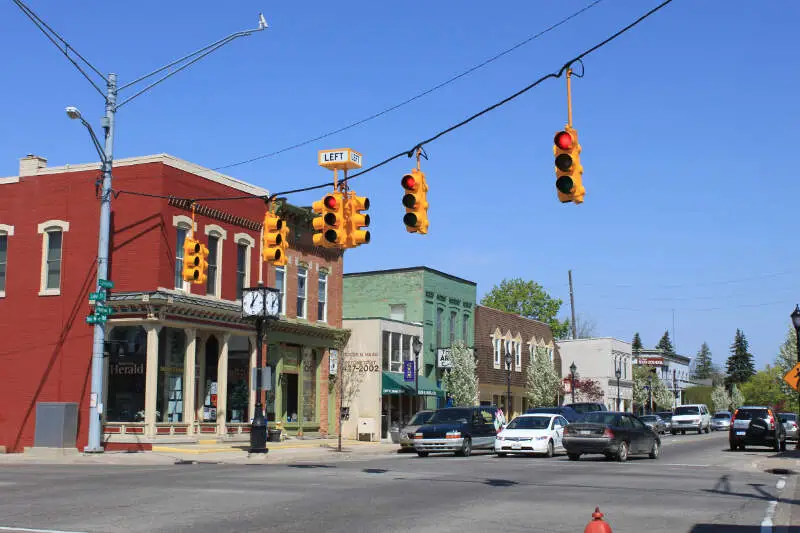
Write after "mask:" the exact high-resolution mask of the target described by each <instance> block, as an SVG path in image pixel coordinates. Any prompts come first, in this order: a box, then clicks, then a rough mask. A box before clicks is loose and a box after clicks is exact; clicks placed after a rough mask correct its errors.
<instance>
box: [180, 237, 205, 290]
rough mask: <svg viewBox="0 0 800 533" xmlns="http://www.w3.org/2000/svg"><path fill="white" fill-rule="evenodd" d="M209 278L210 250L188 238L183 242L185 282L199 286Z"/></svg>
mask: <svg viewBox="0 0 800 533" xmlns="http://www.w3.org/2000/svg"><path fill="white" fill-rule="evenodd" d="M207 278H208V248H206V245H205V244H203V243H201V242H200V241H198V240H196V239H193V238H189V237H187V238H186V239H185V240H184V241H183V280H184V281H188V282H190V283H194V284H197V285H202V284H205V282H206V279H207Z"/></svg>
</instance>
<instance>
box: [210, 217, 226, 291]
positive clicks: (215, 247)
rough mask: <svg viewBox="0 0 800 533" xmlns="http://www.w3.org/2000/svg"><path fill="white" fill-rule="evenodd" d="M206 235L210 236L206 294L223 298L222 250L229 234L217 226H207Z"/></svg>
mask: <svg viewBox="0 0 800 533" xmlns="http://www.w3.org/2000/svg"><path fill="white" fill-rule="evenodd" d="M205 234H206V235H208V259H207V262H208V281H207V282H206V294H207V295H208V296H216V297H217V298H221V297H222V250H223V242H224V241H225V239H227V238H228V232H227V231H226V230H225V229H224V228H222V227H220V226H217V225H216V224H206V227H205Z"/></svg>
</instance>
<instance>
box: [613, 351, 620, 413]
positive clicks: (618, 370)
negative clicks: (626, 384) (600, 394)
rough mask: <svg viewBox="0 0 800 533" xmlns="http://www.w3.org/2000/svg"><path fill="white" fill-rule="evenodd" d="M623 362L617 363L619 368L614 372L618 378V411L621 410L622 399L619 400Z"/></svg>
mask: <svg viewBox="0 0 800 533" xmlns="http://www.w3.org/2000/svg"><path fill="white" fill-rule="evenodd" d="M620 364H621V361H620V362H618V363H617V368H616V370H614V375H615V376H616V377H617V411H619V410H620V405H621V403H620V398H619V378H621V377H622V368H621V366H620Z"/></svg>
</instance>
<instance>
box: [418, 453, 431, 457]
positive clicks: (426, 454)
mask: <svg viewBox="0 0 800 533" xmlns="http://www.w3.org/2000/svg"><path fill="white" fill-rule="evenodd" d="M417 455H419V456H420V457H428V452H417Z"/></svg>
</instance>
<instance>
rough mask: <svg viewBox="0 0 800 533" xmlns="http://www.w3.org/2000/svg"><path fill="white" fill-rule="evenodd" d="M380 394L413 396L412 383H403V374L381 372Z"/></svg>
mask: <svg viewBox="0 0 800 533" xmlns="http://www.w3.org/2000/svg"><path fill="white" fill-rule="evenodd" d="M381 381H382V382H383V387H382V392H381V394H414V383H406V382H404V381H403V374H399V373H397V372H387V371H385V370H384V371H383V378H382V380H381Z"/></svg>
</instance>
